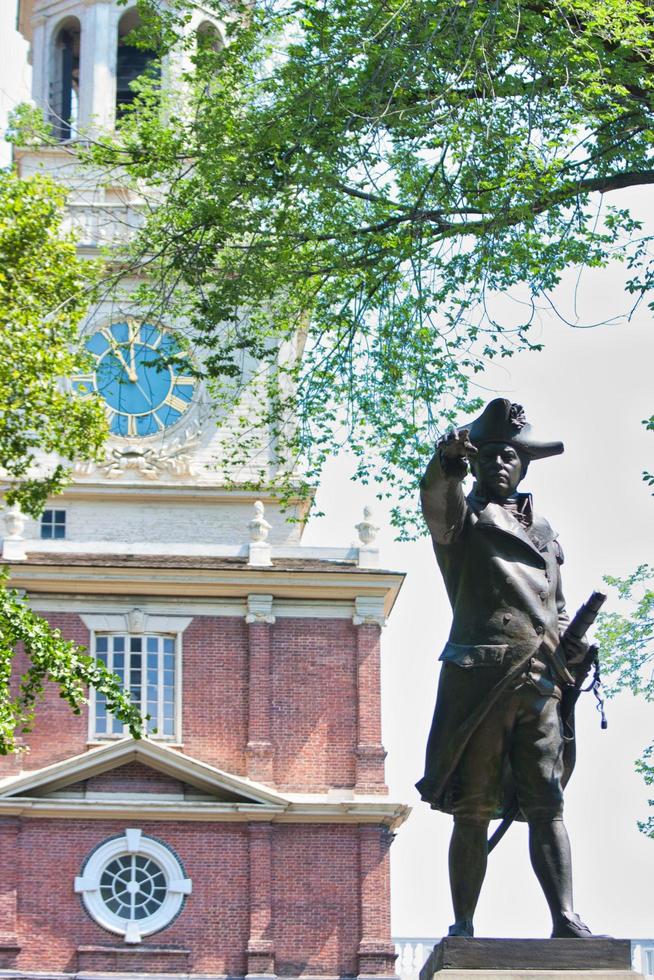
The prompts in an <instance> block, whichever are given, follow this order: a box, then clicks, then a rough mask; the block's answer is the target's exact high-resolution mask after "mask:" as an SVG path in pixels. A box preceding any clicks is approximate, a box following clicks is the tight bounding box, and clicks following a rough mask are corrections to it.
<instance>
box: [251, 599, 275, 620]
mask: <svg viewBox="0 0 654 980" xmlns="http://www.w3.org/2000/svg"><path fill="white" fill-rule="evenodd" d="M245 622H246V623H268V624H269V625H272V624H273V623H274V622H275V617H274V615H273V597H272V596H271V595H256V594H254V593H253V594H251V595H249V596H248V611H247V613H246V616H245Z"/></svg>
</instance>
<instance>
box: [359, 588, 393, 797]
mask: <svg viewBox="0 0 654 980" xmlns="http://www.w3.org/2000/svg"><path fill="white" fill-rule="evenodd" d="M352 622H353V623H354V625H355V626H356V627H357V630H356V659H357V747H356V784H355V789H356V791H357V792H359V793H386V792H387V787H386V784H385V781H384V778H385V777H384V760H385V758H386V750H385V749H384V746H383V745H382V740H381V664H380V634H381V628H382V626H383V625H384V623H385V617H384V608H383V599H377V598H369V597H367V596H366V597H357V599H356V600H355V614H354V616H353V618H352Z"/></svg>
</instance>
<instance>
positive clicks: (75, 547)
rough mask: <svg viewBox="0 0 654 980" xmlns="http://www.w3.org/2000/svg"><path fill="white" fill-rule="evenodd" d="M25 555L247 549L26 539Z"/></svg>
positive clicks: (197, 553)
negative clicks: (33, 553)
mask: <svg viewBox="0 0 654 980" xmlns="http://www.w3.org/2000/svg"><path fill="white" fill-rule="evenodd" d="M24 544H25V550H26V551H27V552H28V553H32V552H36V553H37V554H55V555H139V556H142V557H147V556H158V555H165V556H166V557H168V556H171V557H184V558H186V557H189V558H190V557H196V558H246V557H247V555H248V546H247V545H245V544H244V545H240V544H234V545H231V544H220V543H219V542H217V543H216V544H199V543H198V542H196V541H188V542H184V541H183V542H179V541H175V542H168V541H163V542H161V543H158V542H156V541H80V540H77V539H71V538H57V539H54V540H53V539H45V540H44V539H42V538H30V539H26V540H25V542H24Z"/></svg>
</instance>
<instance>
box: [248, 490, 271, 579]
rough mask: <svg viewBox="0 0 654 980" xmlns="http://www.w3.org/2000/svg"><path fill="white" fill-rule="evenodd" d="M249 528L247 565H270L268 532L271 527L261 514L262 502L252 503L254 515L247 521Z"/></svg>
mask: <svg viewBox="0 0 654 980" xmlns="http://www.w3.org/2000/svg"><path fill="white" fill-rule="evenodd" d="M248 527H249V529H250V557H249V560H248V565H259V566H262V567H263V566H269V565H272V560H271V557H270V555H271V552H270V545H269V544H268V541H267V538H268V532H269V531H270V528H271V527H272V524H269V523H268V521H267V520H266V518H265V517H264V515H263V504H262V502H261V501H260V500H257V501H256V502H255V505H254V517H253V518H252V520H251V521H250V522H249V523H248Z"/></svg>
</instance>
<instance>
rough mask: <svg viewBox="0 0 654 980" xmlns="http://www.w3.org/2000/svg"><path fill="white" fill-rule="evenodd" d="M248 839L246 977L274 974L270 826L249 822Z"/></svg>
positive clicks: (270, 975)
mask: <svg viewBox="0 0 654 980" xmlns="http://www.w3.org/2000/svg"><path fill="white" fill-rule="evenodd" d="M248 828H249V834H250V840H249V851H250V937H249V939H248V946H247V976H248V977H250V978H254V977H273V976H274V975H275V946H274V942H273V938H272V832H273V831H272V825H271V824H269V823H251V824H249V825H248Z"/></svg>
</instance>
